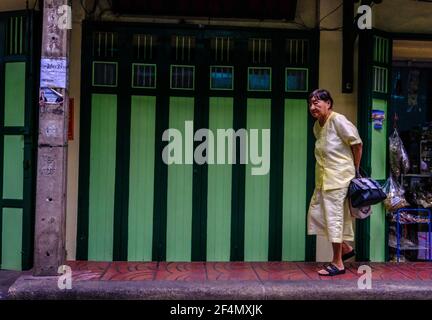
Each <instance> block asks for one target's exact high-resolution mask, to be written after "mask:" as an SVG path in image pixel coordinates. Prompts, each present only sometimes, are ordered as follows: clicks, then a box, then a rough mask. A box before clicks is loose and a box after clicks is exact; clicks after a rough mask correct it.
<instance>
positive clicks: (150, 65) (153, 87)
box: [131, 63, 157, 89]
mask: <svg viewBox="0 0 432 320" xmlns="http://www.w3.org/2000/svg"><path fill="white" fill-rule="evenodd" d="M135 66H147V67H154V74H155V79H154V86H148V87H146V86H134V76H135V69H134V67H135ZM131 73H132V82H131V87H132V88H136V89H156V86H157V84H156V80H157V65H156V64H155V63H132V72H131Z"/></svg>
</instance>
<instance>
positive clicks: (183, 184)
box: [166, 97, 194, 261]
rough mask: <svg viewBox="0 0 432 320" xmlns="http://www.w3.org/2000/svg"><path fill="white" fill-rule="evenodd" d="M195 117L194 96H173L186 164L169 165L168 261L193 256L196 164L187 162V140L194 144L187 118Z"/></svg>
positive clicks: (174, 123)
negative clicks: (193, 207) (188, 135)
mask: <svg viewBox="0 0 432 320" xmlns="http://www.w3.org/2000/svg"><path fill="white" fill-rule="evenodd" d="M193 119H194V98H187V97H170V102H169V128H176V129H178V130H179V131H180V132H181V133H182V138H183V141H182V146H183V148H182V150H183V154H182V164H171V165H169V166H168V195H167V197H168V198H167V248H166V259H167V260H168V261H190V260H191V254H192V252H191V246H192V182H193V164H185V156H186V146H185V143H184V142H185V140H187V141H188V143H191V144H192V141H191V140H190V137H185V121H193ZM192 139H193V133H192ZM192 147H193V144H192ZM192 151H193V149H192ZM192 155H193V154H192ZM192 160H193V159H192Z"/></svg>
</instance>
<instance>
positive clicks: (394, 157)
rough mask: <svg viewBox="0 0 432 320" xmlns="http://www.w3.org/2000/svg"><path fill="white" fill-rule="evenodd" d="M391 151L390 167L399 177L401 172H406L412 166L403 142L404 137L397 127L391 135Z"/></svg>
mask: <svg viewBox="0 0 432 320" xmlns="http://www.w3.org/2000/svg"><path fill="white" fill-rule="evenodd" d="M389 151H390V169H391V172H392V173H393V175H394V176H395V177H396V178H399V176H400V174H401V172H402V173H404V174H406V173H407V172H408V170H409V168H410V162H409V158H408V153H407V152H406V150H405V147H404V145H403V143H402V139H401V138H400V137H399V134H398V132H397V130H396V129H394V131H393V134H392V135H391V136H390V137H389Z"/></svg>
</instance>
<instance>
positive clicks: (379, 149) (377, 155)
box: [371, 99, 387, 180]
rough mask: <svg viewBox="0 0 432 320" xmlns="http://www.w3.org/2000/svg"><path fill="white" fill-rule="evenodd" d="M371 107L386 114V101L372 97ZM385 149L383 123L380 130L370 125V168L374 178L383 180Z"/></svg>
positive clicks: (385, 137)
mask: <svg viewBox="0 0 432 320" xmlns="http://www.w3.org/2000/svg"><path fill="white" fill-rule="evenodd" d="M372 109H374V110H382V111H384V112H385V114H387V102H386V101H385V100H379V99H373V102H372ZM386 150H387V130H386V126H385V123H384V125H383V127H382V129H381V130H377V129H374V128H373V126H372V147H371V167H372V168H371V169H372V178H374V179H377V180H384V179H385V178H386Z"/></svg>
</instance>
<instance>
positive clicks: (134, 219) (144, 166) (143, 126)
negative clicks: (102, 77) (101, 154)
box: [128, 96, 156, 261]
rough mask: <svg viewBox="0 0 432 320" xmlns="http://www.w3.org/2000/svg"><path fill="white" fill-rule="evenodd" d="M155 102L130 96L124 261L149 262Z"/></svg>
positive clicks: (152, 98) (151, 234)
mask: <svg viewBox="0 0 432 320" xmlns="http://www.w3.org/2000/svg"><path fill="white" fill-rule="evenodd" d="M155 121H156V98H155V97H144V96H132V106H131V133H130V137H131V141H130V171H129V232H128V260H130V261H151V260H152V238H153V195H154V159H155Z"/></svg>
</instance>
